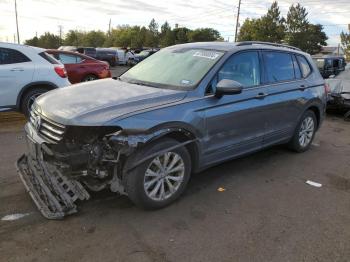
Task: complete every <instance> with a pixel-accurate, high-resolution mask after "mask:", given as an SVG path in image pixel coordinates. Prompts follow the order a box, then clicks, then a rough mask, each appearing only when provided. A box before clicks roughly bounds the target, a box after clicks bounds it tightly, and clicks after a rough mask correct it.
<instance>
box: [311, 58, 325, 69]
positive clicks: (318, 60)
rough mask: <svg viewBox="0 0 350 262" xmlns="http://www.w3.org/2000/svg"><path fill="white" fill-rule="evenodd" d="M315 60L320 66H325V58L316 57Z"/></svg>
mask: <svg viewBox="0 0 350 262" xmlns="http://www.w3.org/2000/svg"><path fill="white" fill-rule="evenodd" d="M313 60H314V62H315V64H316V65H317V67H318V68H323V67H324V63H325V61H324V59H322V58H317V59H316V58H315V59H313Z"/></svg>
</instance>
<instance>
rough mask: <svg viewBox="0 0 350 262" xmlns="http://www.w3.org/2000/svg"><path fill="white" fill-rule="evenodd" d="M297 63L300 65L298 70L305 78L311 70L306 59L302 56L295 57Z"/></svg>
mask: <svg viewBox="0 0 350 262" xmlns="http://www.w3.org/2000/svg"><path fill="white" fill-rule="evenodd" d="M297 59H298V62H299V64H300V70H301V73H302V74H303V77H307V76H308V75H309V74H310V73H311V68H310V65H309V63H308V62H307V60H306V58H305V57H303V56H299V55H298V56H297Z"/></svg>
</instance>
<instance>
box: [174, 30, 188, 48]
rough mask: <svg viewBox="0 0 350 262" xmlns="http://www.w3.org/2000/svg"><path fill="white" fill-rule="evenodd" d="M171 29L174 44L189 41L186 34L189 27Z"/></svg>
mask: <svg viewBox="0 0 350 262" xmlns="http://www.w3.org/2000/svg"><path fill="white" fill-rule="evenodd" d="M173 31H174V34H175V44H183V43H188V42H189V40H188V35H187V34H188V33H189V31H190V29H188V28H186V27H178V28H175V29H174V30H173Z"/></svg>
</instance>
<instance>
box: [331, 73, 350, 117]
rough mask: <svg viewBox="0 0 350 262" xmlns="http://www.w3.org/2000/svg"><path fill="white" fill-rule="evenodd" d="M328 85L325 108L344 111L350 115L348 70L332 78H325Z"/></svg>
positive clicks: (346, 114)
mask: <svg viewBox="0 0 350 262" xmlns="http://www.w3.org/2000/svg"><path fill="white" fill-rule="evenodd" d="M327 84H328V85H329V89H330V91H329V94H328V103H327V108H328V109H331V110H338V111H342V112H344V113H345V118H349V117H350V70H345V71H343V72H341V73H339V74H338V75H337V76H335V77H334V78H329V79H327Z"/></svg>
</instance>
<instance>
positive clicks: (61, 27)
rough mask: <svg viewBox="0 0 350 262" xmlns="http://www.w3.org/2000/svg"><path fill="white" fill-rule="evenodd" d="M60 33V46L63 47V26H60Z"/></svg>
mask: <svg viewBox="0 0 350 262" xmlns="http://www.w3.org/2000/svg"><path fill="white" fill-rule="evenodd" d="M58 32H59V35H60V45H62V32H63V26H62V25H59V26H58Z"/></svg>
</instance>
